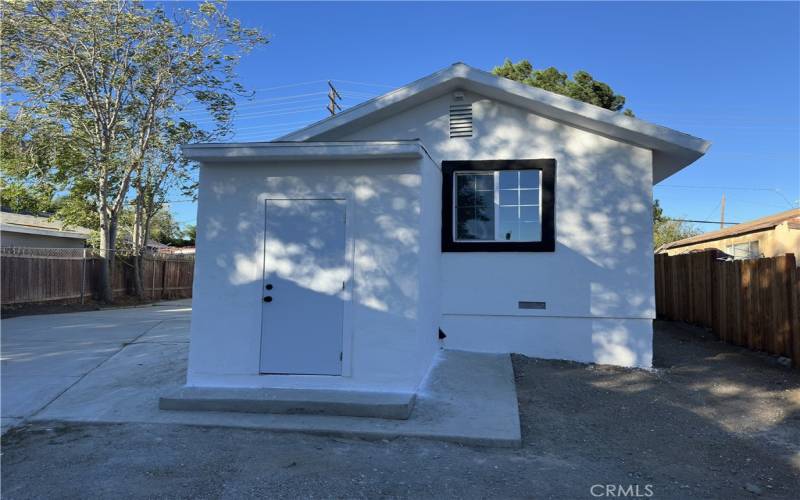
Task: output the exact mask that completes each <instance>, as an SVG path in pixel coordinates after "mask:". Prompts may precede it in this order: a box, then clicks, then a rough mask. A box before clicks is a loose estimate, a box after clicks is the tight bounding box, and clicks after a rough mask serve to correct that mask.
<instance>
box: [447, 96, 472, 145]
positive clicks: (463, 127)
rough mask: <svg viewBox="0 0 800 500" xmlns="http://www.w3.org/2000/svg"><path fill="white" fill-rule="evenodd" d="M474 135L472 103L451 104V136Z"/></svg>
mask: <svg viewBox="0 0 800 500" xmlns="http://www.w3.org/2000/svg"><path fill="white" fill-rule="evenodd" d="M454 137H472V104H451V105H450V138H451V139H452V138H454Z"/></svg>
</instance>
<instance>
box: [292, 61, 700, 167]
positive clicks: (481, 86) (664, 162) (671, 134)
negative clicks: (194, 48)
mask: <svg viewBox="0 0 800 500" xmlns="http://www.w3.org/2000/svg"><path fill="white" fill-rule="evenodd" d="M453 88H464V89H466V90H472V91H474V92H476V93H479V94H481V95H485V96H487V97H491V98H494V99H498V100H502V101H504V102H508V103H510V104H512V105H516V106H518V107H521V108H523V109H528V110H530V111H531V112H534V113H536V114H539V115H542V116H545V117H547V118H551V119H554V120H557V121H562V122H565V123H568V124H571V125H574V126H577V127H581V128H585V129H588V130H591V131H593V132H596V133H599V134H602V135H605V136H609V137H612V138H615V139H619V140H622V141H625V142H629V143H632V144H634V145H638V146H641V147H644V148H647V149H651V150H653V151H654V152H657V153H658V155H657V156H658V158H655V159H654V175H653V182H654V183H657V182H659V181H661V180H663V179H665V178H667V177H669V176H670V175H672V174H674V173H676V172H678V171H679V170H681V169H682V168H684V167H686V166H687V165H689V164H691V163H692V162H694V161H696V160H697V159H698V158H700V157H702V156H703V155H704V154H705V153H706V151H708V149H709V147H710V146H711V143H710V142H708V141H705V140H703V139H700V138H698V137H694V136H692V135H689V134H685V133H683V132H679V131H677V130H673V129H670V128H667V127H663V126H661V125H656V124H653V123H649V122H646V121H644V120H640V119H638V118H634V117H629V116H625V115H622V114H620V113H615V112H613V111H610V110H607V109H604V108H601V107H599V106H594V105H592V104H587V103H584V102H582V101H578V100H575V99H571V98H569V97H566V96H562V95H559V94H555V93H552V92H548V91H546V90H542V89H538V88H535V87H531V86H529V85H525V84H523V83H519V82H515V81H513V80H509V79H507V78H500V77H497V76H495V75H492V74H491V73H488V72H485V71H482V70H478V69H476V68H472V67H470V66H467V65H466V64H462V63H457V64H454V65H452V66H449V67H447V68H445V69H443V70H440V71H437V72H436V73H434V74H432V75H429V76H427V77H425V78H422V79H420V80H417V81H415V82H412V83H410V84H408V85H406V86H404V87H400V88H398V89H396V90H393V91H391V92H389V93H387V94H384V95H382V96H379V97H376V98H373V99H370V100H368V101H366V102H364V103H361V104H359V105H357V106H354V107H352V108H349V109H347V110H345V111H343V112H341V113H339V114H337V115H335V116H332V117H329V118H326V119H324V120H321V121H319V122H317V123H314V124H312V125H309V126H307V127H304V128H301V129H299V130H296V131H294V132H291V133H289V134H286V135H284V136H282V137H280V138H278V139H277V141H287V140H290V141H307V140H311V139H314V138H315V137H318V136H320V135H322V134H325V133H327V132H330V131H332V130H334V129H337V128H340V127H344V126H347V125H348V124H354V123H356V122H359V121H361V120H365V119H369V117H370V116H371V115H376V114H378V113H379V112H380V111H383V110H388V108H393V107H396V106H398V105H401V103H402V104H405V106H404V107H410V106H412V105H414V104H415V103H416V102H421V101H424V100H426V99H429V98H431V97H432V96H433V95H434V94H439V93H441V92H444V91H447V90H450V89H453ZM375 117H376V118H377V116H375Z"/></svg>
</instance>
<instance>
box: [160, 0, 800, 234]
mask: <svg viewBox="0 0 800 500" xmlns="http://www.w3.org/2000/svg"><path fill="white" fill-rule="evenodd" d="M229 13H230V14H231V15H233V16H234V17H238V18H240V19H242V20H243V22H244V23H245V24H246V25H249V26H256V27H259V28H261V29H262V30H263V31H264V32H265V33H268V34H269V35H270V36H271V42H270V43H269V44H268V45H267V46H265V47H263V48H260V49H258V50H257V51H255V52H253V53H251V54H250V55H249V56H247V57H246V58H245V59H244V60H243V62H242V64H241V66H240V71H239V73H240V76H241V82H242V83H243V84H245V85H246V86H248V87H249V88H251V89H256V90H257V92H256V96H255V98H254V99H255V101H254V102H249V103H248V102H242V106H241V107H240V109H239V111H238V117H237V119H236V121H235V123H236V126H235V129H236V130H237V136H236V137H234V138H233V139H234V140H242V141H244V140H247V141H251V140H252V141H256V140H269V139H272V138H275V137H277V136H279V135H282V134H284V133H286V132H289V131H291V130H293V129H295V128H299V127H301V126H302V125H304V124H307V123H311V122H313V121H316V120H318V119H321V118H324V117H325V116H327V111H325V109H324V107H325V105H326V102H327V98H326V97H325V93H326V90H327V84H326V83H325V82H326V80H329V79H331V80H334V81H335V83H336V85H337V87H338V88H339V89H340V92H341V93H342V94H343V96H344V100H343V102H342V104H343V106H344V107H345V108H346V107H349V106H352V105H354V104H358V103H360V102H363V101H364V100H366V99H368V98H370V97H372V96H375V95H379V94H381V93H383V92H386V91H388V90H390V89H391V88H393V87H396V86H400V85H404V84H406V83H409V82H411V81H413V80H416V79H417V78H420V77H422V76H425V75H427V74H430V73H432V72H434V71H436V70H438V69H441V68H443V67H445V66H447V65H449V64H452V63H453V62H456V61H463V62H465V63H467V64H470V65H472V66H475V67H478V68H482V69H486V70H490V69H491V68H492V67H493V66H495V65H497V64H500V63H502V61H503V59H504V58H506V57H508V58H511V59H512V60H514V61H517V60H519V59H523V58H527V59H529V60H530V61H531V62H532V63H533V65H534V67H536V68H544V67H548V66H556V67H558V68H559V69H561V70H562V71H566V72H568V73H570V74H572V73H573V72H574V71H576V70H580V69H583V70H586V71H589V72H590V73H591V74H592V75H594V77H595V78H597V79H600V80H603V81H605V82H607V83H609V84H610V85H611V86H612V87H613V88H614V89H615V90H616V91H617V92H618V93H621V94H623V95H625V96H626V97H627V99H628V103H627V105H628V106H629V107H630V108H632V109H633V110H634V111H635V112H636V115H637V116H638V117H639V118H642V119H644V120H647V121H651V122H654V123H658V124H660V125H665V126H668V127H671V128H675V129H677V130H680V131H683V132H687V133H690V134H692V135H696V136H699V137H702V138H703V139H707V140H710V141H712V143H713V145H712V147H711V150H710V151H709V153H708V154H707V155H706V157H704V158H702V159H701V160H699V161H697V162H696V163H694V164H693V165H691V166H690V167H688V168H686V169H684V170H683V171H682V172H680V173H678V174H676V175H674V176H672V177H670V178H669V179H667V180H666V181H663V182H662V183H661V184H659V185H658V186H656V187H655V196H656V197H657V198H658V199H659V200H660V201H661V205H662V207H663V208H664V210H665V212H666V214H667V215H668V216H671V217H683V218H690V219H702V220H709V219H710V220H718V219H719V204H720V199H721V197H722V195H723V193H724V195H725V197H726V220H729V221H734V222H739V221H746V220H749V219H753V218H757V217H761V216H764V215H768V214H770V213H775V212H779V211H782V210H787V209H789V208H792V207H793V206H795V207H796V206H798V203H800V4H799V3H722V2H719V3H717V2H708V3H669V4H667V3H571V2H569V3H567V2H565V3H491V4H489V3H369V4H367V3H268V2H233V3H231V4H230V5H229ZM276 87H277V88H276ZM172 209H173V211H174V212H175V214H176V219H177V220H178V221H180V222H181V223H184V224H185V223H193V222H194V220H195V213H196V206H195V204H194V203H189V202H179V203H173V204H172ZM699 227H700V229H702V230H713V229H716V228H717V227H718V226H713V225H700V226H699Z"/></svg>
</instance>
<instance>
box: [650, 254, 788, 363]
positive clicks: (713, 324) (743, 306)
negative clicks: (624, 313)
mask: <svg viewBox="0 0 800 500" xmlns="http://www.w3.org/2000/svg"><path fill="white" fill-rule="evenodd" d="M655 277H656V283H655V291H656V310H657V313H658V316H659V317H661V318H665V319H671V320H676V321H686V322H688V323H694V324H698V325H702V326H705V327H707V328H710V329H712V330H713V331H714V333H715V334H716V335H717V336H719V338H720V339H722V340H724V341H726V342H730V343H733V344H736V345H741V346H745V347H748V348H750V349H755V350H760V351H767V352H769V353H772V354H778V355H781V356H786V357H788V358H791V359H792V361H793V364H794V365H795V366H800V304H799V303H798V301H799V300H800V298H799V297H798V295H800V269H798V268H797V267H796V261H795V256H794V255H793V254H787V255H784V256H780V257H770V258H762V259H754V260H743V261H741V260H737V261H721V260H718V259H717V258H716V252H696V253H690V254H683V255H673V256H667V255H665V254H658V255H656V261H655Z"/></svg>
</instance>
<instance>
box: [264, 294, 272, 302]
mask: <svg viewBox="0 0 800 500" xmlns="http://www.w3.org/2000/svg"><path fill="white" fill-rule="evenodd" d="M264 302H272V297H270V296H269V295H267V296H266V297H264Z"/></svg>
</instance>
